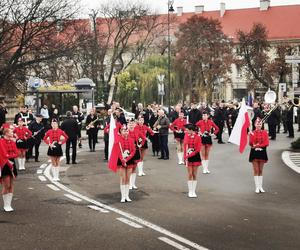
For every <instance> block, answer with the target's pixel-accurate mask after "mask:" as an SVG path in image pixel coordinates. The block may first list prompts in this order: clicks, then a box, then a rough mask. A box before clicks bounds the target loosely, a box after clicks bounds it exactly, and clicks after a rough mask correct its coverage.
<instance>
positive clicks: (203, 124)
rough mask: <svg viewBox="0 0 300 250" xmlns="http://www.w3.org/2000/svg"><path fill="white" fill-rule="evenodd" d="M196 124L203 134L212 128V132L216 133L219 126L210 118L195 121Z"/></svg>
mask: <svg viewBox="0 0 300 250" xmlns="http://www.w3.org/2000/svg"><path fill="white" fill-rule="evenodd" d="M196 126H197V127H198V128H199V129H200V133H201V134H204V133H205V132H206V133H208V134H210V133H211V130H212V129H213V130H214V134H215V135H216V134H218V132H219V127H218V126H217V125H216V124H215V123H214V122H213V121H212V120H210V119H208V120H206V121H205V120H200V121H198V122H197V123H196Z"/></svg>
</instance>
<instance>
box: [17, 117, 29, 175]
mask: <svg viewBox="0 0 300 250" xmlns="http://www.w3.org/2000/svg"><path fill="white" fill-rule="evenodd" d="M13 132H14V134H15V137H16V143H17V148H18V150H19V157H18V159H17V160H18V165H19V170H25V160H26V159H25V156H26V151H27V149H28V145H27V139H28V138H29V137H31V136H32V132H31V131H30V130H29V129H28V128H27V127H25V126H24V121H23V119H22V118H21V117H20V118H19V119H18V126H17V127H16V128H15V129H14V131H13Z"/></svg>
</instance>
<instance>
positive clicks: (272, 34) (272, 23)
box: [177, 5, 300, 40]
mask: <svg viewBox="0 0 300 250" xmlns="http://www.w3.org/2000/svg"><path fill="white" fill-rule="evenodd" d="M194 14H195V13H183V15H182V16H178V17H177V18H178V19H177V20H178V22H179V23H183V22H185V21H186V20H187V19H188V18H190V17H191V16H193V15H194ZM199 15H202V16H204V17H208V18H210V17H211V18H214V19H218V20H219V21H220V22H221V25H222V27H223V32H224V33H225V34H226V35H227V36H230V37H233V38H234V39H235V38H236V32H237V30H239V29H240V30H243V31H249V30H250V29H251V27H252V26H253V23H258V22H259V23H262V24H264V25H265V26H266V27H267V30H268V39H269V40H288V39H300V25H299V22H300V5H289V6H273V7H269V9H268V10H266V11H260V10H259V8H248V9H235V10H226V12H225V15H224V16H223V17H220V11H204V12H203V13H202V14H199Z"/></svg>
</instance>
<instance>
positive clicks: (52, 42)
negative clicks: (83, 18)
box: [0, 0, 77, 91]
mask: <svg viewBox="0 0 300 250" xmlns="http://www.w3.org/2000/svg"><path fill="white" fill-rule="evenodd" d="M76 11H77V9H76V4H74V1H71V0H52V1H47V0H2V1H1V2H0V16H1V19H0V88H2V89H3V88H4V89H6V90H8V91H11V90H15V89H16V88H17V90H18V91H24V88H22V87H23V86H22V83H24V82H25V81H26V74H27V73H28V71H30V69H31V68H32V67H34V66H35V65H37V64H42V63H45V62H47V61H48V60H53V59H56V58H60V57H63V56H65V55H66V54H67V53H68V52H70V51H72V49H73V47H72V46H71V45H72V44H73V40H74V37H73V36H74V33H72V34H71V33H70V32H69V31H68V26H69V25H71V24H72V22H68V20H69V19H70V18H72V17H73V16H74V14H75V13H76ZM65 21H66V22H65ZM62 30H64V31H65V32H64V34H62V33H61V31H62Z"/></svg>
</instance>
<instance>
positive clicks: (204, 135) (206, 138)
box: [196, 111, 219, 174]
mask: <svg viewBox="0 0 300 250" xmlns="http://www.w3.org/2000/svg"><path fill="white" fill-rule="evenodd" d="M196 126H197V127H199V129H200V136H201V142H202V148H201V159H202V166H203V169H202V172H203V174H209V173H210V171H209V170H208V163H209V159H208V158H209V152H210V150H211V147H212V139H211V135H212V134H215V135H217V134H218V133H219V127H218V126H217V125H216V124H215V123H214V122H213V121H212V120H211V119H208V113H206V112H205V111H204V112H203V113H202V120H200V121H198V122H197V123H196ZM212 131H213V133H212Z"/></svg>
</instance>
